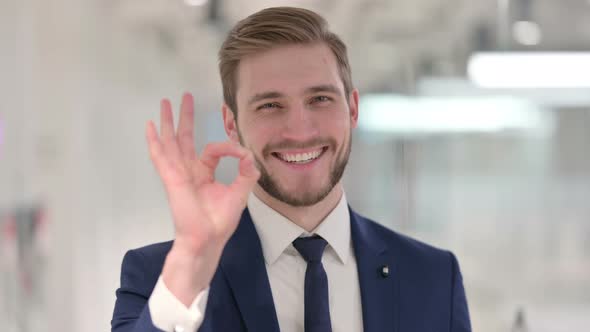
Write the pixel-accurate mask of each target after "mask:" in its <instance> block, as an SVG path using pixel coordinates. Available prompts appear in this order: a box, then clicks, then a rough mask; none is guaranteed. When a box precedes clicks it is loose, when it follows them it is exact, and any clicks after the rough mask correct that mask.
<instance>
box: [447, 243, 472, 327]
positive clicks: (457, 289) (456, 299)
mask: <svg viewBox="0 0 590 332" xmlns="http://www.w3.org/2000/svg"><path fill="white" fill-rule="evenodd" d="M451 264H452V273H453V276H452V282H453V285H452V293H451V301H452V303H451V308H452V311H451V328H450V331H451V332H471V322H470V319H469V308H468V307H467V298H466V296H465V288H464V287H463V277H462V276H461V270H460V268H459V263H458V262H457V258H456V257H455V255H453V254H452V253H451Z"/></svg>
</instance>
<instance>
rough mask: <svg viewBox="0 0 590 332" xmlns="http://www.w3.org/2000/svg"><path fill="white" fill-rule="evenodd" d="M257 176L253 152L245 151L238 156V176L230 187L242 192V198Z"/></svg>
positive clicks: (257, 171) (258, 173)
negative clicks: (243, 154)
mask: <svg viewBox="0 0 590 332" xmlns="http://www.w3.org/2000/svg"><path fill="white" fill-rule="evenodd" d="M259 178H260V171H259V170H258V168H257V167H256V163H255V160H254V154H253V153H252V152H251V151H247V153H246V155H245V156H244V157H243V158H240V165H239V172H238V176H237V177H236V179H235V180H234V182H233V183H232V184H231V187H234V188H237V189H238V190H239V191H241V192H242V193H243V194H244V196H243V198H246V196H247V195H248V194H249V193H250V191H252V188H253V187H254V185H255V184H256V182H257V181H258V179H259Z"/></svg>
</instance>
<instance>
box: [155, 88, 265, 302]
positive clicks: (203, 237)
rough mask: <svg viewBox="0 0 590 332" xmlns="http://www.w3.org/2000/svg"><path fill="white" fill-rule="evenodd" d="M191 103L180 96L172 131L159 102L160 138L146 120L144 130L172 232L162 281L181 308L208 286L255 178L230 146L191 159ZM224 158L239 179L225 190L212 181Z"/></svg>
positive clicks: (167, 109) (246, 155)
mask: <svg viewBox="0 0 590 332" xmlns="http://www.w3.org/2000/svg"><path fill="white" fill-rule="evenodd" d="M193 104H194V103H193V97H192V95H191V94H189V93H186V94H185V95H184V96H183V98H182V104H181V110H180V120H179V122H178V128H177V130H176V132H175V131H174V120H173V115H172V109H171V105H170V101H169V100H167V99H164V100H162V102H161V114H160V119H161V120H160V122H161V124H160V135H159V136H158V133H157V131H156V128H155V125H154V123H153V122H152V121H150V122H148V125H147V128H146V136H147V141H148V145H149V150H150V156H151V160H152V162H153V164H154V166H155V168H156V170H157V172H158V174H159V175H160V178H161V179H162V182H163V184H164V187H165V189H166V193H167V196H168V203H169V206H170V209H171V212H172V217H173V220H174V229H175V240H174V245H173V247H172V249H171V251H170V253H169V254H168V257H167V258H166V263H165V264H164V270H163V271H162V276H163V278H164V282H165V284H166V286H167V287H168V288H169V289H170V290H171V291H172V292H173V293H174V294H175V295H176V296H177V297H179V299H180V300H181V301H182V302H183V303H185V304H186V305H188V304H190V302H191V301H192V299H193V298H194V296H196V294H197V293H198V292H199V291H200V290H202V289H204V288H205V287H206V286H207V285H208V284H209V282H210V281H211V278H212V277H213V274H214V273H215V270H216V269H217V265H218V264H219V258H220V257H221V253H222V251H223V248H224V246H225V244H226V243H227V241H228V240H229V238H230V237H231V235H232V234H233V232H234V231H235V229H236V228H237V225H238V222H239V220H240V216H241V214H242V211H243V210H244V208H245V207H246V203H247V199H248V195H249V193H250V192H251V191H252V189H253V188H254V185H255V184H256V181H257V180H258V178H259V176H260V172H259V171H258V169H256V166H255V164H254V157H253V155H252V152H250V151H249V150H247V149H245V148H244V147H242V146H240V145H238V144H236V143H234V142H230V141H228V142H222V143H211V144H208V145H207V146H206V147H205V149H204V151H203V153H202V155H201V156H200V157H199V156H197V154H196V152H195V147H194V105H193ZM226 156H229V157H235V158H238V159H239V174H238V175H237V177H236V178H235V180H234V181H233V183H231V184H230V185H225V184H223V183H219V182H216V181H215V177H214V175H215V169H216V168H217V165H218V164H219V160H220V159H221V158H222V157H226ZM175 290H176V291H175ZM177 293H178V294H177ZM187 294H188V295H187ZM191 295H194V296H192V298H190V297H191ZM183 296H184V297H185V299H183V298H181V297H183ZM185 300H186V301H185Z"/></svg>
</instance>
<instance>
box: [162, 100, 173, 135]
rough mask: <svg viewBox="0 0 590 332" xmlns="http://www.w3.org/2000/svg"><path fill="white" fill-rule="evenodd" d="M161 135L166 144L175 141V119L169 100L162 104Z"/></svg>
mask: <svg viewBox="0 0 590 332" xmlns="http://www.w3.org/2000/svg"><path fill="white" fill-rule="evenodd" d="M160 135H161V136H162V140H163V141H164V142H168V141H171V140H173V139H174V117H173V115H172V106H171V105H170V100H168V99H162V101H161V102H160Z"/></svg>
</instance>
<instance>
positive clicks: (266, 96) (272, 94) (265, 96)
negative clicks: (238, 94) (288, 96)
mask: <svg viewBox="0 0 590 332" xmlns="http://www.w3.org/2000/svg"><path fill="white" fill-rule="evenodd" d="M280 97H283V94H282V93H280V92H278V91H268V92H262V93H257V94H255V95H254V96H252V98H250V100H249V101H248V105H252V104H254V103H256V102H259V101H261V100H264V99H271V98H280Z"/></svg>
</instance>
